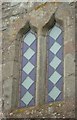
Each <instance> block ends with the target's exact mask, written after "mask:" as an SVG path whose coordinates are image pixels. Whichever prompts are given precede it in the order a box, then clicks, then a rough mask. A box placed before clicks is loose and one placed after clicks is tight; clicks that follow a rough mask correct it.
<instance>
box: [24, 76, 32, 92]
mask: <svg viewBox="0 0 77 120" xmlns="http://www.w3.org/2000/svg"><path fill="white" fill-rule="evenodd" d="M33 82H34V81H33V80H32V79H31V78H30V77H27V78H26V80H25V81H24V82H23V83H22V85H23V86H24V87H25V88H26V89H27V90H28V89H29V87H30V86H31V85H32V84H33Z"/></svg>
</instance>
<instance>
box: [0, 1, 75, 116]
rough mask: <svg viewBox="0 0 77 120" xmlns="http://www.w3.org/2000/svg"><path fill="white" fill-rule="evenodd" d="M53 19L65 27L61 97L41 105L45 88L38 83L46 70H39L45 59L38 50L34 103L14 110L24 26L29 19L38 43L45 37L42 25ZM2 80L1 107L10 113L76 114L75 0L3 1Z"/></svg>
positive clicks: (19, 114)
mask: <svg viewBox="0 0 77 120" xmlns="http://www.w3.org/2000/svg"><path fill="white" fill-rule="evenodd" d="M54 20H56V21H57V22H58V23H59V24H60V25H62V27H63V30H64V61H63V62H64V89H63V91H64V100H63V101H62V102H57V103H51V104H48V105H41V106H40V104H43V103H44V101H40V99H39V98H40V95H41V94H42V92H43V91H44V88H42V92H41V91H39V90H40V87H43V86H39V85H38V83H39V82H40V83H41V85H42V84H43V83H44V79H45V78H44V75H45V72H44V73H43V72H42V71H44V68H43V69H42V71H40V70H41V62H40V61H41V60H43V59H44V60H45V56H46V55H45V54H44V56H42V55H41V54H40V52H38V53H37V56H38V60H37V63H38V66H37V74H38V75H37V84H36V85H37V92H36V97H37V98H36V99H37V101H36V106H35V107H31V108H25V109H20V110H16V109H17V106H18V85H19V84H18V82H19V80H20V72H21V65H20V58H21V51H20V48H21V42H22V36H23V35H24V34H25V31H26V29H27V28H26V26H28V22H29V26H30V27H32V28H33V26H34V27H35V28H36V30H37V33H38V36H37V38H38V46H39V43H40V41H41V39H44V38H43V34H41V31H42V29H43V30H46V29H44V28H45V27H46V25H47V26H49V25H52V23H53V22H54ZM49 21H50V22H49ZM44 34H45V33H44ZM45 42H46V41H45ZM45 45H46V43H45ZM44 49H45V48H44ZM41 50H42V44H41V45H40V46H39V47H38V51H41ZM41 72H42V73H41ZM40 73H41V76H40ZM40 77H41V78H42V79H43V81H41V80H40V79H41V78H40ZM2 84H3V86H2V87H3V88H2V95H3V111H4V113H8V112H10V113H9V114H10V116H9V117H17V118H18V117H53V118H56V117H59V118H60V117H62V118H63V117H64V118H65V117H67V118H69V117H70V118H73V117H75V3H14V2H13V3H10V2H6V3H3V4H2ZM40 92H41V94H40ZM38 94H39V95H38ZM41 97H42V96H41ZM42 100H43V98H42ZM67 106H68V109H67ZM11 111H14V112H13V113H12V112H11Z"/></svg>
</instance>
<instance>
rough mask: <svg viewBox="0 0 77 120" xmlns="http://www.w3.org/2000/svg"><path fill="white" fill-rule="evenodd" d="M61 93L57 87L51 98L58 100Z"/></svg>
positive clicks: (51, 93)
mask: <svg viewBox="0 0 77 120" xmlns="http://www.w3.org/2000/svg"><path fill="white" fill-rule="evenodd" d="M60 93H61V91H60V90H59V89H58V88H57V87H56V86H55V87H53V89H52V90H51V92H50V93H49V96H50V97H51V98H52V99H53V100H56V98H57V97H58V95H59V94H60Z"/></svg>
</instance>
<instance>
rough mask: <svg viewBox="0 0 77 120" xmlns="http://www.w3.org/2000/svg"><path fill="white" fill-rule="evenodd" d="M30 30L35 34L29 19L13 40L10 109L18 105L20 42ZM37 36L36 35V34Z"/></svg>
mask: <svg viewBox="0 0 77 120" xmlns="http://www.w3.org/2000/svg"><path fill="white" fill-rule="evenodd" d="M30 30H32V31H33V32H34V33H35V35H36V34H37V28H36V27H35V26H32V25H31V23H30V22H29V21H27V22H26V24H25V25H24V27H23V28H21V29H20V30H19V32H18V33H17V35H16V40H15V57H14V66H13V84H12V109H13V108H16V107H18V104H19V103H18V101H19V90H20V88H19V84H20V81H21V59H22V50H21V49H22V43H23V39H24V36H25V34H26V33H27V32H28V31H30ZM36 36H37V35H36Z"/></svg>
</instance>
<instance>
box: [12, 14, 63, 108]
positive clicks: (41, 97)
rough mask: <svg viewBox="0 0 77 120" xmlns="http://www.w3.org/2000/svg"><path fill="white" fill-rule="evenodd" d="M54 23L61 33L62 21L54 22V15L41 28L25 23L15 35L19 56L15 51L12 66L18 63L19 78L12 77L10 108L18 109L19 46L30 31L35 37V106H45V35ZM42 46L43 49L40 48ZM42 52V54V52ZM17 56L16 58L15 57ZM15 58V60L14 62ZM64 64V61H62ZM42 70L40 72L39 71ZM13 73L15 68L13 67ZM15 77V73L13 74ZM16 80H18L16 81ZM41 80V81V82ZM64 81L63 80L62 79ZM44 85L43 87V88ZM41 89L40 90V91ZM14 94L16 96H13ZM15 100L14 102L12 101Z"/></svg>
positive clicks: (20, 57)
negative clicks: (58, 26)
mask: <svg viewBox="0 0 77 120" xmlns="http://www.w3.org/2000/svg"><path fill="white" fill-rule="evenodd" d="M55 23H58V25H60V28H61V29H62V31H63V28H64V25H63V21H62V20H60V19H59V20H58V19H57V20H56V19H55V17H54V15H53V17H51V19H50V20H49V22H48V23H47V24H46V25H45V26H44V27H42V28H36V27H35V26H32V25H31V23H30V22H29V21H28V22H26V25H25V26H24V28H22V29H21V30H20V31H19V33H18V35H17V41H16V45H18V46H19V50H18V51H19V54H18V53H17V52H18V51H16V53H15V54H16V57H15V63H14V66H17V65H16V61H17V62H18V63H19V64H18V70H19V77H17V78H16V77H14V79H15V82H14V81H13V93H12V95H13V96H12V98H13V97H14V99H13V101H12V105H13V106H12V108H16V107H17V108H18V104H19V103H18V101H19V98H20V97H19V96H20V94H19V90H20V88H19V87H20V81H21V64H20V63H21V59H22V51H21V45H22V42H23V38H24V36H25V34H26V33H27V32H28V31H29V30H30V29H31V30H32V31H34V32H35V34H36V36H37V69H36V86H37V87H36V90H35V96H36V97H35V106H38V105H43V104H45V100H46V99H47V94H46V93H47V87H46V85H47V75H46V72H47V45H46V43H47V34H48V31H49V29H50V28H52V27H53V26H54V24H55ZM42 46H43V47H42ZM42 51H43V52H42ZM17 55H18V57H17ZM16 58H17V60H16ZM63 64H64V61H63ZM41 70H42V71H41ZM14 71H15V67H14ZM14 75H15V73H14ZM18 78H19V79H18ZM16 79H18V80H17V81H16ZM41 79H42V80H41ZM63 79H64V78H63ZM44 85H45V86H44ZM64 86H65V84H64V85H63V92H64ZM41 88H42V89H41ZM15 93H16V94H15ZM64 95H65V94H63V100H64V99H65V97H64ZM14 100H15V101H14Z"/></svg>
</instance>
